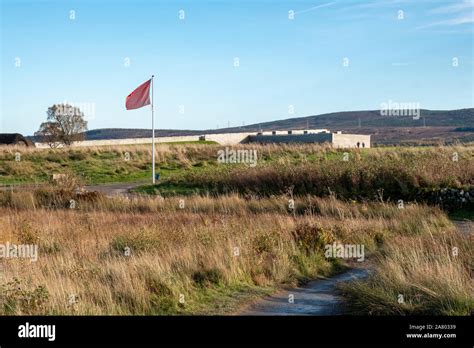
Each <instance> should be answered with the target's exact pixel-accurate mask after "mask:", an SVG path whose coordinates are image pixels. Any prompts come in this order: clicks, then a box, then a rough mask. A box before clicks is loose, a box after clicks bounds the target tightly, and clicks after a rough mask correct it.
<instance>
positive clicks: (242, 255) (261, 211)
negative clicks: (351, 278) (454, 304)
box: [0, 189, 465, 315]
mask: <svg viewBox="0 0 474 348" xmlns="http://www.w3.org/2000/svg"><path fill="white" fill-rule="evenodd" d="M51 190H52V189H51ZM17 194H18V195H20V196H18V197H17ZM4 195H7V199H5V197H4V200H3V203H2V204H1V205H2V206H3V207H1V208H0V216H1V217H2V218H1V219H0V243H5V242H7V241H9V242H11V243H25V244H26V243H35V244H38V245H39V250H40V254H39V259H38V261H37V262H30V261H29V260H23V259H0V262H1V266H2V268H3V272H2V273H1V274H0V289H1V292H2V296H0V312H1V313H3V314H138V315H140V314H198V313H201V314H203V313H207V314H213V313H231V312H233V311H234V310H235V309H236V308H238V307H239V306H240V305H241V304H242V303H243V302H245V300H246V299H248V298H249V297H255V296H260V295H262V294H267V293H270V292H272V291H274V290H275V289H276V288H278V287H280V286H281V285H283V284H286V285H294V284H296V283H299V282H302V281H305V280H307V279H313V278H315V277H318V276H329V275H331V274H332V273H334V272H336V271H338V270H340V269H341V268H342V267H343V262H341V260H336V259H326V258H325V257H324V250H323V246H324V245H325V243H331V242H342V243H353V244H364V245H365V249H366V252H367V253H368V254H369V259H370V258H371V257H370V255H373V256H372V257H375V256H376V255H377V253H378V252H379V251H380V250H388V248H389V247H391V245H393V246H394V247H395V246H396V244H391V243H394V242H396V240H397V239H398V238H419V237H421V236H424V235H425V234H426V233H431V234H432V235H433V236H435V235H442V234H443V233H445V232H446V233H449V232H450V231H453V226H452V225H451V223H450V222H449V220H448V219H447V217H446V216H445V215H444V214H443V213H442V212H441V211H440V210H438V209H436V208H430V207H426V206H423V205H408V206H406V207H405V209H399V208H398V207H397V206H396V205H392V204H385V203H365V204H353V203H344V202H341V201H338V200H336V199H334V197H332V198H315V197H296V198H295V201H296V211H292V210H288V199H287V197H273V198H265V199H258V200H249V199H245V198H243V197H241V196H237V195H230V196H221V197H218V198H212V197H200V196H197V197H173V198H165V199H161V198H144V197H141V198H138V199H136V200H127V199H106V198H104V197H100V196H98V197H94V198H93V199H92V198H91V199H88V200H83V201H81V200H79V201H78V204H77V205H76V206H75V208H74V209H69V208H62V207H60V206H51V205H50V204H49V203H48V202H49V201H37V200H36V198H35V195H36V192H29V193H25V192H20V193H16V192H10V193H8V194H4ZM180 199H182V200H183V201H184V203H185V204H184V206H183V205H182V204H181V205H180ZM401 257H402V256H401ZM425 262H426V263H427V265H429V264H430V262H431V261H430V259H429V258H426V257H425ZM446 267H448V268H449V265H448V264H446ZM456 270H457V268H456V266H453V270H452V272H457V271H456ZM444 281H445V280H438V279H434V280H433V282H435V283H436V284H438V283H439V282H444ZM448 281H449V280H448ZM460 286H461V288H463V289H465V284H464V283H462V284H461V285H460ZM441 288H442V287H441Z"/></svg>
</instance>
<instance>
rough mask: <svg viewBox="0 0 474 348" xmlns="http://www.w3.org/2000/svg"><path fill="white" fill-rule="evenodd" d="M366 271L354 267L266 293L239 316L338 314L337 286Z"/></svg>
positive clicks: (366, 271)
mask: <svg viewBox="0 0 474 348" xmlns="http://www.w3.org/2000/svg"><path fill="white" fill-rule="evenodd" d="M368 274H369V271H368V270H366V269H362V268H354V269H351V270H349V271H346V272H343V273H341V274H338V275H336V276H334V277H331V278H328V279H320V280H314V281H311V282H309V283H308V284H306V285H305V286H302V287H297V288H294V289H291V290H285V291H281V292H279V293H277V294H275V295H273V296H268V297H266V298H264V299H262V300H260V301H258V302H256V303H254V304H253V305H251V306H249V307H248V308H247V309H246V310H244V311H243V312H242V313H239V315H341V314H343V313H344V311H343V306H342V297H341V294H340V291H339V290H338V289H337V286H338V285H339V284H340V283H342V282H348V281H352V280H355V279H361V278H364V277H366V276H367V275H368ZM291 296H293V299H294V301H293V303H291V302H290V298H291Z"/></svg>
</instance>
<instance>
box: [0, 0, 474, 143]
mask: <svg viewBox="0 0 474 348" xmlns="http://www.w3.org/2000/svg"><path fill="white" fill-rule="evenodd" d="M0 2H1V23H0V29H1V42H0V46H1V59H2V61H1V76H0V78H1V91H0V94H1V108H0V112H1V114H0V132H19V133H23V134H27V135H31V134H33V132H35V131H36V130H37V129H38V127H39V125H40V123H41V122H43V121H44V120H45V118H46V110H47V108H48V106H50V105H52V104H54V103H61V102H64V101H67V102H70V103H72V104H76V105H79V106H81V105H82V106H83V108H84V109H86V110H89V112H86V117H87V118H88V122H89V129H96V128H108V127H112V128H114V127H120V128H125V127H127V128H149V127H150V110H149V108H148V107H144V108H142V109H138V110H134V111H126V110H125V106H124V103H125V97H126V96H127V95H128V94H129V93H130V92H131V91H132V90H133V89H134V88H135V87H137V86H138V85H139V84H140V83H142V82H144V81H145V80H147V79H148V78H149V77H150V75H152V74H155V76H156V77H155V93H154V96H155V109H156V114H155V115H156V120H155V122H156V128H174V129H204V128H216V127H217V126H219V127H226V126H227V125H228V124H229V122H230V125H231V126H237V125H242V124H243V123H245V124H251V123H258V122H265V121H271V120H275V119H284V118H289V117H299V116H307V115H314V114H321V113H326V112H333V111H344V110H367V109H379V108H380V105H381V103H387V102H389V101H393V102H411V103H419V104H420V106H421V108H426V109H456V108H466V107H473V106H474V100H473V80H474V67H473V63H474V61H473V57H474V41H473V24H474V23H473V10H474V1H473V0H449V1H438V0H436V1H433V0H430V1H427V0H378V1H371V0H360V1H355V0H335V1H331V0H313V1H270V0H265V1H245V0H244V1H243V0H239V1H231V0H228V1H223V0H221V1H199V0H193V1H159V0H154V1H152V0H148V1H144V0H141V1H140V0H138V1H125V0H122V1H104V0H102V1H101V0H95V1H89V0H80V1H41V0H39V1H24V0H14V1H13V0H0ZM180 10H183V11H184V19H180V14H181V15H182V14H183V13H182V12H181V13H180V12H179V11H180ZM291 10H292V11H294V12H295V15H294V18H293V19H290V18H289V17H291V16H289V11H291ZM71 11H74V12H71ZM400 11H402V12H400ZM345 58H347V59H348V60H347V61H346V62H348V66H344V59H345ZM127 62H129V64H127ZM237 62H238V66H235V65H236V63H237ZM454 62H457V66H453V63H454ZM346 65H347V64H346ZM454 65H456V64H454ZM292 110H293V111H292ZM292 112H293V113H292Z"/></svg>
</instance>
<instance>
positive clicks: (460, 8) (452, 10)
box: [429, 0, 474, 14]
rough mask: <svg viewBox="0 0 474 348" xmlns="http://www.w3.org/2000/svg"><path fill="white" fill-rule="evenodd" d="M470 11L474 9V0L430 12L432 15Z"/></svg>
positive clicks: (465, 0)
mask: <svg viewBox="0 0 474 348" xmlns="http://www.w3.org/2000/svg"><path fill="white" fill-rule="evenodd" d="M468 9H474V0H464V1H462V2H459V3H457V4H453V5H449V6H442V7H438V8H435V9H432V10H431V11H429V13H431V14H448V13H456V12H460V11H464V10H468Z"/></svg>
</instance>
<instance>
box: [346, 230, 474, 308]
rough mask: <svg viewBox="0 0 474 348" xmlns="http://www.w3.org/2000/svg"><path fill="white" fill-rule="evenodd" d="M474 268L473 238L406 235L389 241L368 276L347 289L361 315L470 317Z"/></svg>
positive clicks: (473, 302) (449, 234) (453, 234)
mask: <svg viewBox="0 0 474 348" xmlns="http://www.w3.org/2000/svg"><path fill="white" fill-rule="evenodd" d="M454 248H457V251H455V250H456V249H454ZM472 269H473V263H472V236H471V237H468V236H463V235H460V234H459V233H457V232H446V233H442V234H427V235H422V236H417V237H416V238H413V237H412V236H403V237H400V238H397V239H396V240H393V241H392V242H391V243H389V244H388V245H387V247H386V248H385V250H384V253H383V254H382V255H381V256H380V257H379V258H378V259H377V262H376V267H375V273H374V274H373V275H372V276H371V277H369V279H367V280H364V281H358V282H354V283H352V284H347V285H345V286H344V287H343V289H344V291H345V294H346V297H347V299H348V304H349V307H350V308H351V309H352V310H353V311H354V312H356V313H358V314H372V315H387V314H391V315H417V314H423V315H433V314H435V315H471V314H472V313H473V311H474V296H473V294H474V286H473V282H472V278H471V272H472Z"/></svg>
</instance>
